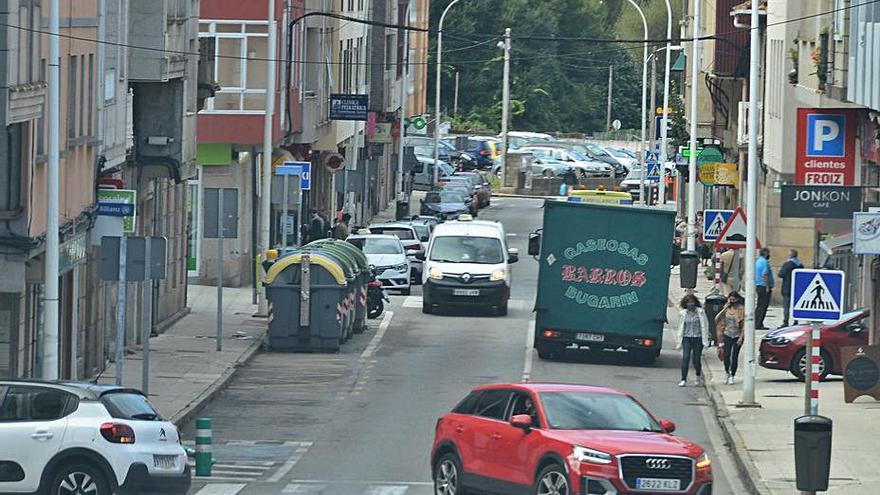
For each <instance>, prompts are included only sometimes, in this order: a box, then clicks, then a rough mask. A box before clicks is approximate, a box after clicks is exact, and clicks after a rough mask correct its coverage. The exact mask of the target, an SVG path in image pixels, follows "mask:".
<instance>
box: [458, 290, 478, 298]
mask: <svg viewBox="0 0 880 495" xmlns="http://www.w3.org/2000/svg"><path fill="white" fill-rule="evenodd" d="M452 295H453V296H469V297H474V296H479V295H480V289H453V290H452Z"/></svg>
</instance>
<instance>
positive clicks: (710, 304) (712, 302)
mask: <svg viewBox="0 0 880 495" xmlns="http://www.w3.org/2000/svg"><path fill="white" fill-rule="evenodd" d="M726 303H727V298H726V297H724V296H722V295H721V294H709V295H708V296H706V301H705V302H704V303H703V307H704V308H705V310H706V318H709V340H713V341H714V340H715V339H716V336H717V335H718V329H717V328H715V317H716V316H717V315H718V313H720V312H721V309H722V308H723V307H724V305H725V304H726Z"/></svg>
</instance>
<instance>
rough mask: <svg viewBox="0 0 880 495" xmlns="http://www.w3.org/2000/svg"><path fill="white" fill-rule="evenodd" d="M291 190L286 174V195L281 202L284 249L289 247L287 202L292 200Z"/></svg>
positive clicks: (282, 243)
mask: <svg viewBox="0 0 880 495" xmlns="http://www.w3.org/2000/svg"><path fill="white" fill-rule="evenodd" d="M289 188H290V176H289V175H287V174H284V194H282V195H281V196H282V197H281V202H282V203H283V205H282V211H283V213H282V214H281V247H282V248H286V247H287V213H288V210H287V202H288V201H289V200H290V197H289V194H290V191H289V190H288V189H289Z"/></svg>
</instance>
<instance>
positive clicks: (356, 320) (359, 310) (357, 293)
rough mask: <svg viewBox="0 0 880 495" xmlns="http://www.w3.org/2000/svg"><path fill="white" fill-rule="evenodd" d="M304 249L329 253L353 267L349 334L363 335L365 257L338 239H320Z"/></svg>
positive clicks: (359, 251) (365, 306)
mask: <svg viewBox="0 0 880 495" xmlns="http://www.w3.org/2000/svg"><path fill="white" fill-rule="evenodd" d="M305 247H306V248H314V249H317V250H319V251H324V252H327V253H330V254H332V255H333V256H336V257H338V258H340V259H342V260H345V262H346V263H349V264H350V265H351V266H352V267H353V269H354V271H353V277H354V280H353V281H352V284H351V292H350V293H349V295H348V298H349V302H348V304H349V305H350V306H351V307H350V312H351V313H352V318H351V319H352V323H351V332H353V333H363V332H364V330H366V329H367V283H368V282H369V281H370V265H369V263H368V262H367V257H366V255H364V253H363V252H361V250H360V249H358V248H357V247H355V246H353V245H351V244H350V243H348V242H345V241H340V240H338V239H320V240H317V241H313V242H310V243H309V244H307V245H306V246H305Z"/></svg>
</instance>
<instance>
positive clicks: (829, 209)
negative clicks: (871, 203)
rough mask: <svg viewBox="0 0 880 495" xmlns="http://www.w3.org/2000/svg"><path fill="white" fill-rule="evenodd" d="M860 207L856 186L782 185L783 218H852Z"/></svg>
mask: <svg viewBox="0 0 880 495" xmlns="http://www.w3.org/2000/svg"><path fill="white" fill-rule="evenodd" d="M861 209H862V190H861V188H858V187H832V186H795V185H790V184H785V185H783V186H782V208H781V214H780V216H781V217H783V218H845V219H850V218H852V215H853V212H856V211H859V210H861Z"/></svg>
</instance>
